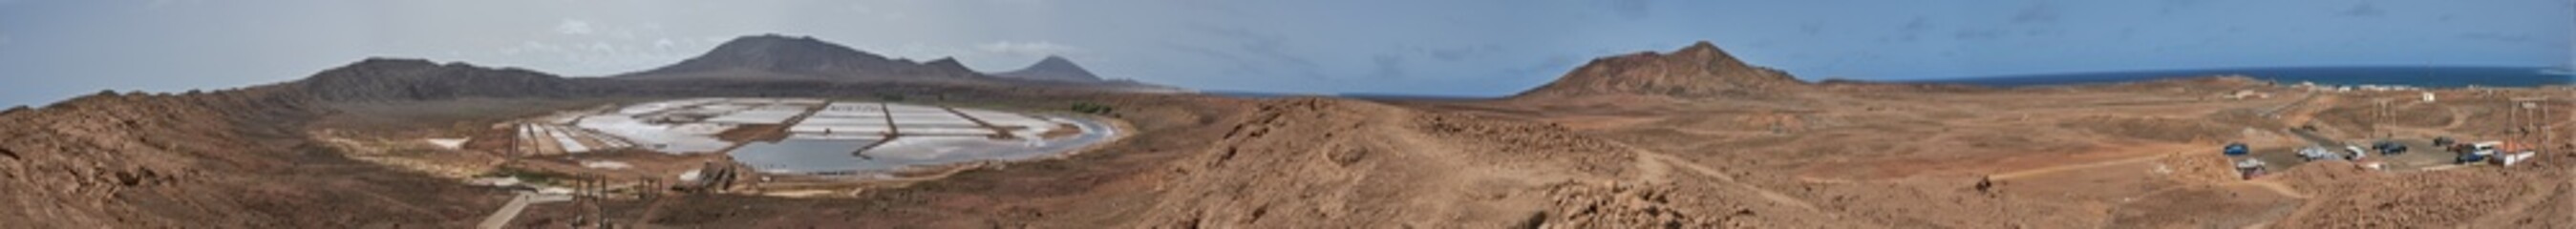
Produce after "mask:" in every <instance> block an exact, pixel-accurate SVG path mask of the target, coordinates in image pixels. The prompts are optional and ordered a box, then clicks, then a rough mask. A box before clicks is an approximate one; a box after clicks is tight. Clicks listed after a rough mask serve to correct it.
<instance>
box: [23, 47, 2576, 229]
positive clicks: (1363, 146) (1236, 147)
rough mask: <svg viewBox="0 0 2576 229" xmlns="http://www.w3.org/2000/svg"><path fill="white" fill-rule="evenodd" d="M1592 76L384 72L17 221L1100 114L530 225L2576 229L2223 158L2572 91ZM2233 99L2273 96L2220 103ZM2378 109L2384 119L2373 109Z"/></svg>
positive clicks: (2489, 122) (126, 141)
mask: <svg viewBox="0 0 2576 229" xmlns="http://www.w3.org/2000/svg"><path fill="white" fill-rule="evenodd" d="M1595 63H1596V65H1598V66H1591V67H1586V68H1585V69H1586V70H1578V71H1576V72H1575V73H1573V74H1570V75H1568V76H1567V78H1568V80H1563V81H1559V83H1556V84H1551V85H1547V86H1542V87H1541V89H1539V90H1538V91H1534V92H1530V93H1523V95H1522V96H1518V97H1514V98H1507V99H1494V100H1480V101H1364V100H1353V99H1341V98H1278V99H1240V98H1221V97H1212V96H1204V95H1166V94H1124V93H1109V92H1101V91H1093V90H1079V89H1064V88H1045V87H986V86H956V85H916V84H898V83H868V82H835V83H810V82H779V81H727V80H700V81H690V80H671V79H661V80H621V79H566V78H560V77H554V76H550V75H544V74H542V73H534V72H526V71H518V70H502V69H489V68H481V67H474V66H470V65H462V64H434V63H429V62H426V61H407V60H389V59H380V60H369V61H363V62H360V63H357V64H353V65H352V66H350V67H344V68H342V69H335V70H332V71H325V72H324V73H323V74H321V75H317V76H315V77H314V79H311V80H306V81H298V82H290V83H284V84H278V85H270V86H260V87H251V88H244V89H236V90H226V91H218V92H191V93H179V94H148V95H147V94H119V93H102V94H100V95H94V96H86V97H82V98H79V99H74V100H71V101H66V102H63V103H58V104H54V105H49V106H47V107H44V108H24V109H11V110H9V111H6V113H0V124H5V125H0V134H5V135H0V182H5V183H6V184H5V186H0V187H5V188H0V205H5V206H0V207H5V208H0V220H4V221H6V222H18V223H12V224H10V225H13V226H27V227H38V228H52V227H219V228H352V227H387V226H407V227H443V228H452V227H463V226H464V225H469V224H472V223H475V222H476V221H477V220H480V219H481V218H482V217H483V214H486V213H489V212H490V211H491V210H492V209H495V208H498V207H499V206H500V205H501V203H502V202H504V201H507V200H509V198H511V194H509V193H508V191H506V190H497V189H487V188H475V187H471V186H468V185H466V184H463V183H462V182H458V181H457V180H455V179H453V176H455V175H456V174H470V173H472V172H470V171H467V172H439V171H436V170H423V169H413V168H410V167H403V166H388V165H384V164H382V163H368V162H369V161H382V160H383V157H388V156H387V155H402V154H415V155H418V154H428V155H440V154H456V155H454V156H444V157H406V158H458V159H455V160H484V161H489V160H500V159H494V158H499V157H496V156H491V155H492V154H495V153H496V152H488V151H485V150H477V149H476V148H477V147H466V149H458V150H427V151H418V150H402V149H382V148H363V147H346V146H347V145H353V144H342V143H343V142H368V141H378V140H382V139H407V138H419V137H435V136H442V134H451V135H471V133H474V131H472V130H476V129H480V128H478V127H486V126H488V125H489V124H491V123H492V122H497V121H498V120H506V119H511V118H518V117H525V116H527V115H533V114H542V113H545V112H548V111H552V110H561V109H574V108H582V107H594V106H598V105H601V104H607V103H614V102H618V101H637V100H649V99H659V98H676V97H704V96H780V97H819V98H874V99H888V98H889V97H901V98H905V99H911V100H916V101H924V102H936V103H947V104H974V105H977V106H987V107H1016V108H1024V109H1062V108H1064V107H1069V106H1071V105H1072V104H1075V103H1089V104H1100V105H1107V106H1111V107H1116V109H1115V111H1113V112H1109V113H1107V114H1102V115H1103V116H1107V117H1110V118H1114V119H1117V120H1121V121H1123V122H1122V123H1124V127H1125V128H1126V129H1127V130H1128V131H1130V133H1131V134H1132V135H1130V136H1128V137H1126V138H1125V139H1123V140H1120V141H1117V142H1112V143H1106V144H1104V145H1101V146H1099V147H1095V148H1093V149H1090V150H1089V151H1087V152H1083V153H1080V154H1075V155H1073V156H1070V157H1067V158H1064V159H1055V160H1039V161H1027V162H1018V163H1008V164H1001V165H996V166H988V167H982V168H976V169H971V170H967V171H963V172H959V173H957V174H954V175H950V176H948V177H946V178H944V179H937V180H928V181H918V182H910V183H904V184H900V185H884V186H865V187H856V188H855V189H854V190H852V192H849V194H846V195H834V196H832V197H816V198H783V197H766V196H756V195H738V194H689V195H684V194H673V195H669V196H664V197H661V198H652V199H620V200H610V201H605V202H594V203H582V204H549V205H538V206H535V207H532V208H530V210H529V211H528V212H529V213H528V214H527V215H526V216H524V217H521V218H519V220H517V221H512V222H513V223H514V224H515V225H519V226H525V227H556V226H559V225H563V224H567V223H568V222H572V221H575V220H577V219H596V218H584V217H582V216H581V215H592V216H597V215H606V216H608V219H609V220H611V221H615V222H620V223H623V224H627V225H634V226H639V227H681V228H690V227H716V228H809V227H820V228H853V227H859V228H873V227H938V228H956V227H1039V228H1068V227H1069V228H1099V227H1130V228H1132V227H1155V228H1196V227H1219V228H1231V227H1265V228H1266V227H1331V228H1384V227H1516V228H1640V227H1665V228H1675V227H1678V228H1709V227H1731V228H1920V227H1950V228H2085V227H2122V228H2129V227H2139V228H2170V227H2225V228H2241V227H2291V228H2353V227H2474V228H2545V227H2553V226H2554V225H2569V224H2576V222H2569V218H2566V217H2553V216H2564V215H2568V214H2576V208H2568V207H2566V206H2576V203H2571V202H2568V201H2576V196H2571V193H2576V192H2571V191H2576V189H2571V188H2570V186H2571V185H2576V182H2571V180H2568V179H2566V178H2564V177H2565V175H2568V174H2567V173H2568V171H2569V169H2571V168H2576V167H2571V166H2576V165H2571V164H2569V163H2566V159H2564V158H2567V157H2576V154H2568V153H2565V152H2571V151H2564V149H2565V147H2564V146H2563V145H2562V146H2555V147H2551V146H2546V145H2544V147H2549V148H2551V149H2558V150H2561V151H2553V153H2551V154H2548V155H2543V156H2542V157H2541V159H2539V160H2538V161H2536V162H2533V163H2531V164H2524V165H2519V166H2515V167H2496V166H2469V167H2458V168H2452V169H2445V170H2437V171H2414V172H2391V171H2373V170H2362V169H2358V168H2357V167H2355V166H2353V165H2352V164H2350V163H2342V162H2320V163H2307V164H2303V165H2299V166H2297V167H2293V168H2290V169H2287V170H2283V171H2275V172H2276V173H2275V175H2273V176H2268V177H2263V178H2258V179H2253V180H2243V179H2238V178H2237V176H2236V174H2235V173H2234V171H2233V170H2231V169H2229V168H2227V167H2226V166H2228V161H2227V160H2228V159H2227V158H2225V157H2223V156H2219V155H2217V149H2218V146H2219V145H2223V144H2225V143H2228V142H2245V143H2249V144H2254V145H2257V146H2259V147H2292V146H2301V145H2304V144H2306V143H2304V142H2302V140H2299V139H2298V138H2296V137H2290V136H2289V135H2288V133H2286V132H2284V131H2285V130H2287V129H2290V128H2294V127H2315V128H2316V129H2320V130H2321V131H2320V132H2323V133H2326V134H2327V135H2330V136H2331V137H2333V138H2338V139H2364V138H2369V137H2371V136H2395V137H2402V138H2420V137H2429V136H2452V137H2458V138H2463V139H2512V138H2515V137H2518V136H2526V135H2525V134H2523V133H2533V134H2532V135H2539V134H2544V133H2558V132H2566V131H2568V130H2567V129H2568V128H2569V124H2570V123H2571V122H2566V120H2568V118H2565V117H2564V116H2565V115H2566V114H2553V115H2555V116H2557V117H2559V118H2546V117H2553V116H2541V115H2536V114H2529V113H2532V112H2525V111H2523V110H2517V109H2511V108H2505V107H2508V104H2513V102H2512V101H2513V100H2514V99H2513V98H2525V97H2539V96H2545V95H2565V94H2566V92H2564V91H2565V90H2566V88H2536V89H2477V90H2465V89H2464V90H2445V91H2440V92H2438V93H2439V94H2440V95H2441V96H2442V97H2443V99H2442V100H2441V101H2439V102H2419V101H2413V100H2407V99H2406V98H2413V97H2414V96H2417V94H2416V93H2415V92H2340V93H2337V92H2325V93H2311V92H2309V91H2306V90H2303V89H2297V88H2288V87H2280V86H2275V85H2274V84H2271V83H2269V82H2259V81H2252V80H2248V79H2245V78H2197V79H2186V80H2170V81H2157V82H2141V83H2129V84H2115V85H2086V86H2057V87H2039V88H1979V87H1967V86H1955V85H1908V84H1878V83H1855V82H1827V83H1808V82H1798V81H1795V80H1794V78H1791V77H1787V76H1785V75H1783V74H1784V73H1779V72H1776V71H1769V70H1767V69H1761V68H1758V67H1751V66H1750V65H1744V64H1742V63H1735V62H1734V59H1733V58H1732V57H1728V56H1726V54H1725V53H1724V52H1723V51H1719V50H1716V49H1715V47H1712V46H1706V45H1695V46H1692V47H1689V48H1685V49H1684V50H1682V51H1678V52H1675V53H1674V54H1655V53H1642V54H1636V55H1628V56H1621V57H1612V58H1605V59H1604V60H1602V61H1596V62H1595ZM1783 80H1785V81H1783ZM496 85H498V86H496ZM2236 91H2256V92H2264V93H2270V94H2274V95H2278V96H2274V97H2270V98H2251V99H2231V98H2222V97H2221V96H2220V95H2222V94H2227V93H2231V92H2236ZM2312 94H2313V95H2314V97H2313V98H2312V97H2311V96H2310V95H2312ZM2381 101H2393V102H2385V103H2383V102H2381ZM496 104H497V105H496ZM2380 104H2390V105H2387V106H2386V107H2392V108H2390V109H2374V108H2376V107H2380ZM2538 105H2539V106H2541V107H2550V108H2552V109H2561V110H2564V109H2565V108H2570V107H2576V106H2570V104H2569V103H2568V102H2564V101H2554V102H2544V103H2540V104H2538ZM2380 110H2389V111H2390V112H2376V111H2380ZM2383 113H2394V114H2401V115H2394V116H2402V117H2395V118H2390V117H2385V116H2390V115H2380V114H2383ZM2510 117H2543V118H2539V119H2537V120H2539V121H2540V122H2542V123H2546V124H2547V125H2545V126H2547V128H2546V129H2547V130H2554V131H2514V130H2515V128H2513V126H2511V125H2507V124H2502V123H2500V122H2499V121H2498V120H2505V119H2508V118H2510ZM2381 120H2390V121H2381ZM460 133H462V134H460ZM2374 133H2377V135H2374ZM2530 139H2534V140H2536V139H2538V138H2530ZM2569 142H2576V141H2569ZM2562 143H2565V142H2562ZM354 145H367V144H354ZM469 145H471V144H470V143H469ZM475 155H483V156H475ZM424 164H435V163H424ZM467 164H472V163H467ZM424 167H436V168H461V169H450V170H473V169H474V168H477V167H473V166H424ZM484 169H488V168H484ZM601 211H604V212H601Z"/></svg>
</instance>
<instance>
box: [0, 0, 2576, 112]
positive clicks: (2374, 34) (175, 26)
mask: <svg viewBox="0 0 2576 229" xmlns="http://www.w3.org/2000/svg"><path fill="white" fill-rule="evenodd" d="M1855 5H1866V7H1854V6H1855ZM2571 27H2576V0H2480V1H2461V2H2423V1H2363V0H2334V1H2298V2H2237V1H2206V0H2161V1H2122V2H2071V1H2046V0H2035V1H1981V2H1969V3H1936V2H1918V1H1857V0H1837V1H1800V2H1787V3H1775V2H1750V1H1722V2H1711V1H1669V0H1612V1H1512V2H1488V1H1464V0H1444V1H1401V2H1385V1H1290V2H1278V1H1268V2H1247V1H1184V0H1120V1H1081V2H1076V1H1057V0H957V1H926V0H884V1H855V2H850V1H803V0H776V1H767V0H764V1H722V2H714V1H685V0H658V1H633V2H614V3H611V2H597V1H569V0H539V1H502V0H467V1H410V0H402V1H322V0H246V1H223V0H109V1H71V0H0V76H6V77H8V79H7V80H8V82H10V84H9V85H10V86H9V87H8V88H7V90H6V91H7V92H5V93H0V106H6V105H37V104H44V103H51V102H54V101H57V100H61V99H64V98H69V97H73V96H78V95H85V94H89V93H92V92H97V91H100V90H117V91H130V90H143V91H165V92H166V91H185V90H188V89H220V88H231V87H240V86H248V85H258V84H267V83H276V82H283V81H289V80H295V79H299V78H303V77H304V76H307V75H310V74H312V73H313V72H318V71H321V70H324V69H328V68H332V67H337V66H340V65H345V64H348V63H352V62H356V61H358V60H361V59H364V58H369V57H395V58H419V59H429V60H433V61H439V62H466V63H472V64H475V65H480V66H496V67H515V68H526V69H533V70H538V71H543V72H548V73H554V74H558V75H565V76H601V75H610V74H617V73H623V72H629V71H641V70H646V69H650V68H653V67H658V66H661V65H666V64H670V63H676V62H678V61H680V60H681V59H685V58H688V57H691V56H695V55H698V54H701V53H703V52H705V51H707V50H708V49H711V48H713V46H714V45H716V44H719V43H722V42H724V41H725V40H729V39H732V38H735V37H739V36H746V35H758V34H783V35H792V36H812V37H816V38H818V39H823V40H825V41H829V42H833V43H837V44H842V45H845V46H850V47H852V48H857V49H859V50H863V51H867V52H870V53H876V54H881V55H886V56H889V57H894V58H906V59H913V60H929V59H937V58H943V57H954V58H957V59H958V60H960V62H962V63H964V64H966V65H967V66H968V67H970V68H973V69H976V70H978V71H987V72H992V71H1006V70H1012V69H1017V68H1020V67H1024V66H1026V65H1028V64H1031V63H1033V62H1036V61H1037V60H1038V59H1039V58H1042V57H1044V56H1047V55H1062V56H1065V57H1068V58H1070V59H1071V60H1073V61H1075V62H1079V63H1080V64H1081V65H1083V67H1085V68H1088V69H1090V70H1092V71H1094V72H1096V73H1098V74H1099V75H1101V76H1103V77H1107V78H1127V79H1136V80H1141V81H1146V82H1154V83H1161V84H1170V85H1177V86H1184V87H1192V88H1201V89H1210V90H1240V91H1267V92H1308V93H1347V92H1361V93H1408V94H1433V95H1497V94H1508V93H1512V92H1517V91H1519V90H1522V89H1527V88H1529V87H1531V86H1536V85H1538V84H1541V83H1544V82H1546V81H1547V80H1552V79H1554V78H1555V77H1557V76H1559V75H1561V74H1563V73H1564V72H1565V71H1567V70H1570V69H1573V68H1574V67H1577V66H1579V65H1581V64H1582V63H1583V62H1585V61H1587V60H1590V59H1592V58H1597V57H1603V56H1611V55H1619V54H1625V53H1634V52H1642V51H1669V50H1672V49H1675V48H1679V47H1682V46H1685V45H1688V44H1690V43H1691V42H1695V41H1702V40H1706V41H1711V42H1714V43H1716V44H1718V45H1719V47H1722V48H1724V49H1725V50H1726V51H1728V52H1730V53H1732V54H1734V55H1736V56H1738V57H1740V58H1742V59H1744V60H1746V61H1747V62H1750V63H1751V64H1754V65H1761V66H1768V67H1773V68H1778V69H1783V70H1786V71H1789V72H1791V73H1793V74H1796V75H1798V76H1799V77H1800V78H1803V79H1807V80H1821V79H1828V78H1842V79H1864V80H1905V79H1927V78H1943V77H1970V76H1996V75H2019V74H2037V73H2064V72H2099V71H2131V70H2167V69H2205V68H2230V67H2291V66H2389V65H2396V66H2512V67H2546V66H2552V65H2576V58H2571V57H2570V55H2571V54H2576V46H2572V45H2570V44H2571V43H2576V36H2571V33H2576V32H2571V29H2570V28H2571ZM2562 50H2563V51H2562Z"/></svg>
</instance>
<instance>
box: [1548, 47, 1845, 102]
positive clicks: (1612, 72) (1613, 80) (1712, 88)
mask: <svg viewBox="0 0 2576 229" xmlns="http://www.w3.org/2000/svg"><path fill="white" fill-rule="evenodd" d="M1808 86H1810V85H1809V84H1808V83H1806V82H1803V81H1799V80H1798V79H1797V78H1795V77H1792V76H1790V75H1789V74H1788V73H1784V72H1780V71H1778V70H1772V69H1770V68H1763V67H1756V66H1752V65H1747V64H1745V63H1744V62H1742V61H1739V60H1736V59H1735V57H1734V56H1730V55H1727V54H1726V51H1723V50H1719V49H1718V48H1717V45H1713V44H1709V43H1708V42H1706V41H1701V42H1698V43H1695V44H1692V45H1691V46H1690V47H1684V48H1682V49H1681V50H1676V51H1673V52H1672V53H1669V54H1659V53H1653V52H1645V53H1637V54H1629V55H1621V56H1613V57H1606V58H1600V59H1593V60H1592V62H1591V63H1588V64H1584V65H1583V67H1579V68H1575V69H1574V71H1573V72H1570V73H1566V75H1565V76H1563V77H1560V78H1558V79H1557V80H1556V81H1554V82H1549V83H1547V84H1545V85H1540V86H1539V87H1538V88H1535V89H1530V90H1529V91H1525V92H1521V94H1519V95H1514V96H1513V98H1543V97H1582V96H1595V95H1645V96H1669V97H1724V96H1758V95H1763V94H1766V93H1771V92H1778V91H1785V90H1793V89H1796V88H1804V87H1808Z"/></svg>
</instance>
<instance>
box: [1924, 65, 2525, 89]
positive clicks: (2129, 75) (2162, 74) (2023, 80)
mask: <svg viewBox="0 0 2576 229" xmlns="http://www.w3.org/2000/svg"><path fill="white" fill-rule="evenodd" d="M2214 75H2245V76H2248V77H2253V78H2255V79H2262V80H2269V81H2272V82H2279V83H2281V84H2297V83H2299V82H2315V83H2317V84H2320V85H2363V84H2371V85H2405V86H2415V87H2426V88H2456V87H2467V86H2481V87H2537V86H2546V85H2565V84H2570V83H2576V76H2569V75H2568V74H2567V70H2565V69H2553V68H2529V67H2303V68H2237V69H2206V70H2174V71H2131V72H2097V73H2065V74H2038V75H2018V76H2000V77H1975V78H1955V79H1936V80H1916V81H1897V82H1911V83H1956V84H1968V85H1980V86H1992V87H2024V86H2046V85H2069V84H2101V83H2119V82H2137V81H2147V80H2157V79H2167V78H2183V77H2201V76H2214Z"/></svg>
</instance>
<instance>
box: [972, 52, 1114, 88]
mask: <svg viewBox="0 0 2576 229" xmlns="http://www.w3.org/2000/svg"><path fill="white" fill-rule="evenodd" d="M993 76H998V77H1002V78H1012V79H1028V80H1046V81H1064V82H1103V81H1102V80H1101V79H1100V76H1098V75H1092V74H1091V70H1085V69H1082V66H1081V65H1076V64H1074V63H1073V60H1067V59H1065V58H1064V57H1061V56H1052V55H1050V56H1047V57H1046V59H1044V60H1038V63H1037V64H1031V65H1029V67H1027V68H1020V70H1014V71H1008V72H1001V73H993Z"/></svg>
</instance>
